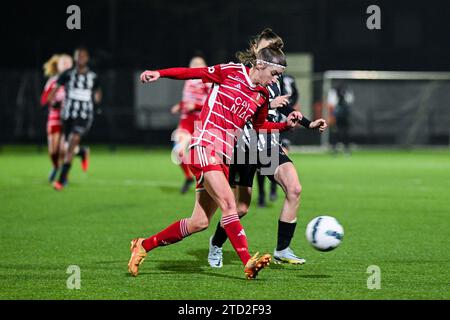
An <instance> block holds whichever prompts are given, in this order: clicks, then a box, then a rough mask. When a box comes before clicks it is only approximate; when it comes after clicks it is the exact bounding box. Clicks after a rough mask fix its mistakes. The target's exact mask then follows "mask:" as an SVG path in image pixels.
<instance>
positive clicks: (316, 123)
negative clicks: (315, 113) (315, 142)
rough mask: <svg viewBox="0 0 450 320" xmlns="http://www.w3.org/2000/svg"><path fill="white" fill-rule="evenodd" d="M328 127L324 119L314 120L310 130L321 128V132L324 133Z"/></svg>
mask: <svg viewBox="0 0 450 320" xmlns="http://www.w3.org/2000/svg"><path fill="white" fill-rule="evenodd" d="M327 127H328V125H327V122H326V121H325V120H324V119H317V120H314V121H313V122H311V123H310V124H309V128H310V129H316V128H319V132H321V133H322V132H324V130H325V129H326V128H327Z"/></svg>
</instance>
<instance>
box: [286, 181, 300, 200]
mask: <svg viewBox="0 0 450 320" xmlns="http://www.w3.org/2000/svg"><path fill="white" fill-rule="evenodd" d="M301 193H302V185H301V184H300V183H295V184H292V185H289V186H288V187H287V192H286V197H287V198H288V199H290V200H293V201H299V200H300V195H301Z"/></svg>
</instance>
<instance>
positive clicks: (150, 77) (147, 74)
mask: <svg viewBox="0 0 450 320" xmlns="http://www.w3.org/2000/svg"><path fill="white" fill-rule="evenodd" d="M160 77H161V74H160V73H159V72H158V71H152V70H145V71H144V72H142V73H141V81H142V82H143V83H148V82H154V81H156V80H158V79H159V78H160Z"/></svg>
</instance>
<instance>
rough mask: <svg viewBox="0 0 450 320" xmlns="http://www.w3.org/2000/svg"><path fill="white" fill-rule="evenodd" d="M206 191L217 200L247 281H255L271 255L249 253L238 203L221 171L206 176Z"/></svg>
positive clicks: (267, 263)
mask: <svg viewBox="0 0 450 320" xmlns="http://www.w3.org/2000/svg"><path fill="white" fill-rule="evenodd" d="M204 185H205V189H206V191H207V192H208V193H209V195H210V196H211V197H212V198H213V199H214V200H215V202H216V203H217V204H218V206H219V208H220V209H221V211H222V222H221V223H222V225H223V228H224V229H225V232H226V233H227V236H228V238H229V239H230V242H231V244H232V245H233V248H234V249H235V251H236V253H237V254H238V256H239V258H240V259H241V261H242V263H243V264H244V273H245V275H246V277H247V279H254V278H255V277H256V276H257V274H258V272H259V271H260V270H261V269H263V268H264V267H265V266H267V265H269V263H270V260H271V256H270V255H269V254H265V255H262V256H261V257H260V256H259V253H257V254H255V255H254V256H253V257H251V256H250V254H249V252H248V244H247V236H246V235H245V231H244V228H243V227H242V225H241V223H240V221H239V216H238V213H237V207H236V201H235V198H234V194H233V192H232V190H231V188H230V185H229V183H228V180H227V179H226V177H225V175H224V174H223V172H221V171H209V172H206V173H205V174H204Z"/></svg>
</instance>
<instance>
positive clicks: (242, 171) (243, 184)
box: [208, 28, 327, 268]
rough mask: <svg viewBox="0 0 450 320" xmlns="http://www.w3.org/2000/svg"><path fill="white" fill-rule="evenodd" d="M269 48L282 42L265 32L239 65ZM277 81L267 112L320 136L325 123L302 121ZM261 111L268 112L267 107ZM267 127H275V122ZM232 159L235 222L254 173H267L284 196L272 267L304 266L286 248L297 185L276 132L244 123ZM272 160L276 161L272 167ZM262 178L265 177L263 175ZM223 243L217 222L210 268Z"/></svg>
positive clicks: (241, 55) (218, 262)
mask: <svg viewBox="0 0 450 320" xmlns="http://www.w3.org/2000/svg"><path fill="white" fill-rule="evenodd" d="M272 45H276V46H278V47H280V48H283V46H284V44H283V40H282V39H281V38H280V37H279V36H278V35H277V34H276V33H275V32H273V31H272V30H271V29H268V28H267V29H265V30H263V31H262V32H261V33H260V34H259V35H258V36H256V37H255V38H254V39H253V40H252V41H250V46H249V49H248V50H247V51H245V52H239V53H238V55H237V57H238V59H239V60H240V61H241V62H242V63H244V64H249V65H253V64H252V62H251V60H252V59H251V57H252V56H254V55H257V54H259V52H260V51H262V50H264V49H265V48H267V47H268V46H272ZM278 79H279V77H277V79H276V80H275V81H273V82H272V83H271V84H270V85H269V86H268V92H269V94H270V97H269V101H270V108H272V109H276V110H277V111H279V112H282V113H283V114H285V115H286V116H287V117H288V118H287V119H289V116H290V115H291V114H292V113H294V112H296V113H298V114H299V118H298V123H299V124H300V125H302V126H304V127H306V128H309V129H316V128H317V129H319V131H320V132H323V131H324V130H325V128H326V127H327V124H326V122H325V120H323V119H317V120H315V121H313V122H311V121H310V120H308V119H306V118H305V117H303V115H302V114H301V113H300V112H298V111H295V110H293V109H292V107H290V106H288V103H289V101H288V98H289V97H288V96H287V95H281V91H280V90H279V87H280V86H279V85H278V84H277V82H278ZM265 108H268V110H269V109H270V108H269V104H268V105H267V106H266V107H265ZM268 110H266V111H267V113H268V112H269V111H268ZM268 119H270V118H268ZM269 122H270V121H269ZM270 123H272V124H274V125H275V124H277V123H276V122H270ZM255 152H256V153H257V161H256V163H251V162H250V161H249V158H250V154H251V153H255ZM238 154H241V156H240V159H245V162H244V163H241V162H239V160H240V159H239V157H237V155H238ZM242 154H244V156H242ZM234 155H235V162H234V163H232V164H231V166H230V175H229V183H230V186H231V187H232V188H233V189H234V194H235V197H236V203H237V212H238V216H239V218H242V217H243V216H245V215H246V214H247V212H248V210H249V207H250V203H251V197H252V186H253V180H254V176H255V173H256V170H258V169H260V170H265V171H270V175H268V177H269V179H271V180H274V181H276V182H277V183H278V184H280V185H281V186H282V188H283V191H284V193H285V201H284V203H283V207H282V209H281V212H280V217H279V220H278V233H277V246H276V248H275V250H274V254H273V257H274V261H275V262H276V263H290V264H303V263H305V259H303V258H300V257H298V256H297V255H295V253H294V252H293V251H292V250H291V248H290V247H289V245H290V242H291V239H292V237H293V236H294V231H295V228H296V226H297V210H298V208H299V205H300V193H301V185H300V181H299V178H298V175H297V171H296V169H295V167H294V165H293V163H292V160H291V159H289V157H288V156H287V155H286V153H285V152H284V151H283V149H282V147H281V145H280V144H279V132H277V133H260V134H256V133H255V130H254V128H253V125H252V123H251V122H247V123H246V124H245V128H244V131H243V134H242V135H241V138H240V140H239V143H238V144H236V146H235V148H234ZM261 157H264V158H266V159H267V158H268V159H270V161H269V163H262V161H261ZM236 160H237V161H236ZM273 160H276V163H275V162H274V161H273ZM272 164H273V165H272ZM274 167H275V168H274ZM265 174H266V175H267V172H265ZM226 240H227V234H226V232H225V231H224V228H223V226H222V224H221V222H219V223H218V225H217V228H216V232H215V233H214V235H213V236H212V237H211V238H210V242H209V253H208V262H209V265H210V266H211V267H213V268H221V267H222V264H223V262H222V261H223V258H222V257H223V255H222V246H223V244H224V243H225V241H226Z"/></svg>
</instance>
